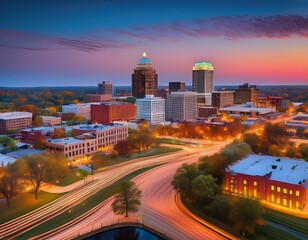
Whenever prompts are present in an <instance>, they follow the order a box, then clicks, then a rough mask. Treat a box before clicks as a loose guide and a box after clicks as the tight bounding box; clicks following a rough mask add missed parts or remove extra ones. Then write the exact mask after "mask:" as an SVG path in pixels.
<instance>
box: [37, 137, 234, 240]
mask: <svg viewBox="0 0 308 240" xmlns="http://www.w3.org/2000/svg"><path fill="white" fill-rule="evenodd" d="M226 144H227V142H223V143H221V144H217V145H214V146H212V147H208V148H207V149H206V150H204V149H202V148H199V150H198V151H197V150H195V151H194V152H192V153H190V155H187V154H186V156H182V157H178V158H177V161H173V162H170V163H167V164H165V165H162V166H159V167H157V168H154V169H152V170H150V171H147V172H145V173H143V174H141V175H139V176H137V177H136V178H134V179H133V181H135V182H136V184H137V186H138V188H140V189H141V190H142V199H141V202H142V205H141V209H140V212H139V213H136V214H130V217H129V218H128V219H125V218H124V217H118V216H115V215H114V214H113V212H112V208H111V206H110V205H111V202H112V198H111V199H108V200H106V202H105V203H102V204H101V205H100V206H99V207H98V208H96V209H95V210H94V211H92V212H91V214H86V215H85V218H84V219H83V220H80V221H78V222H76V221H72V222H71V223H69V224H68V225H67V227H66V228H60V229H59V231H58V232H57V231H53V232H52V233H51V235H49V236H45V235H41V236H38V237H36V238H34V239H47V238H48V239H71V238H73V237H76V236H77V235H78V234H83V233H86V232H89V231H91V230H92V229H96V228H99V227H100V226H106V225H110V224H114V223H117V222H118V221H120V222H123V221H134V222H136V221H137V216H139V220H138V221H139V222H141V223H143V224H145V225H148V226H149V227H151V228H153V229H156V230H157V231H160V232H162V233H164V234H166V235H167V236H169V237H171V238H172V239H179V240H181V239H183V240H187V239H226V238H227V239H235V238H234V237H233V236H231V235H228V234H227V233H223V232H221V230H220V229H218V228H216V227H215V226H205V224H202V223H200V222H198V221H196V219H194V218H192V216H189V215H188V214H187V213H184V212H183V209H180V208H179V207H178V204H177V202H176V193H175V191H174V190H173V188H172V186H171V180H172V178H173V176H174V173H175V171H176V169H177V168H178V167H180V166H181V165H182V164H183V163H193V162H196V161H198V159H199V157H200V156H201V155H211V154H213V153H215V152H217V151H218V150H219V149H220V148H221V147H223V146H224V145H226ZM196 149H198V148H196ZM203 223H204V222H203Z"/></svg>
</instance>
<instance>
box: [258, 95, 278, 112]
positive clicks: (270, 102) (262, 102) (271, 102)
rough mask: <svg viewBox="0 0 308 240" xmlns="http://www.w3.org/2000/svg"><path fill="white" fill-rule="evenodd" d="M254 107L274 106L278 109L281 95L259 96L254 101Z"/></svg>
mask: <svg viewBox="0 0 308 240" xmlns="http://www.w3.org/2000/svg"><path fill="white" fill-rule="evenodd" d="M255 105H256V107H261V108H273V107H274V108H276V110H278V109H279V108H281V97H271V96H268V97H259V98H258V99H257V100H256V103H255Z"/></svg>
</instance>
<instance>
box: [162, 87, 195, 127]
mask: <svg viewBox="0 0 308 240" xmlns="http://www.w3.org/2000/svg"><path fill="white" fill-rule="evenodd" d="M197 116H198V110H197V93H196V92H172V93H170V94H168V95H167V104H166V119H167V120H169V121H178V122H180V121H195V120H196V119H197Z"/></svg>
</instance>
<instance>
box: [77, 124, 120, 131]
mask: <svg viewBox="0 0 308 240" xmlns="http://www.w3.org/2000/svg"><path fill="white" fill-rule="evenodd" d="M112 128H117V126H108V125H103V124H83V125H77V126H74V127H73V129H78V130H107V129H112Z"/></svg>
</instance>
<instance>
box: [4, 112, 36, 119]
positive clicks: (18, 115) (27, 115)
mask: <svg viewBox="0 0 308 240" xmlns="http://www.w3.org/2000/svg"><path fill="white" fill-rule="evenodd" d="M15 118H32V113H30V112H6V113H0V119H4V120H8V119H15Z"/></svg>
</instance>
